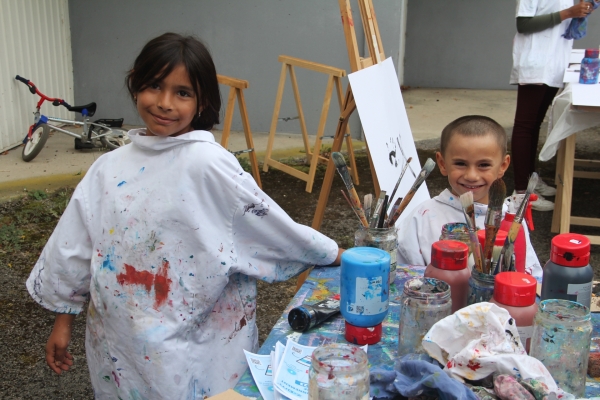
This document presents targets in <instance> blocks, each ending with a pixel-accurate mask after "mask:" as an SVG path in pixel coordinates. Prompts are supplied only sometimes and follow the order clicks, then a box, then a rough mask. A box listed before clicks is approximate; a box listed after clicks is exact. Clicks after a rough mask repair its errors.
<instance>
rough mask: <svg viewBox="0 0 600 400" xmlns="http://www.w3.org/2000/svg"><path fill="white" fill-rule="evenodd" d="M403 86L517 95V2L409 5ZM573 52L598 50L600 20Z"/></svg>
mask: <svg viewBox="0 0 600 400" xmlns="http://www.w3.org/2000/svg"><path fill="white" fill-rule="evenodd" d="M407 1H408V10H407V13H406V14H407V25H406V51H405V58H404V85H408V86H412V87H439V88H465V89H515V87H514V86H510V85H509V84H508V81H509V76H510V70H511V68H512V43H513V38H514V36H515V33H516V32H517V28H516V22H515V10H516V1H514V0H500V1H485V2H482V1H479V0H461V1H458V0H451V1H439V0H407ZM598 14H599V13H598V12H596V13H594V14H592V16H591V17H590V18H589V20H588V35H587V36H586V37H585V38H583V39H582V40H576V41H575V42H574V44H573V47H574V48H586V47H596V48H597V47H598V46H599V45H600V15H598Z"/></svg>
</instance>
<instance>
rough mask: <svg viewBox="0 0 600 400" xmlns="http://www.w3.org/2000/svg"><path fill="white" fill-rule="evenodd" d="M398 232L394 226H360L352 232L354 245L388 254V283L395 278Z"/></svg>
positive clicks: (391, 282) (392, 281)
mask: <svg viewBox="0 0 600 400" xmlns="http://www.w3.org/2000/svg"><path fill="white" fill-rule="evenodd" d="M397 240H398V232H397V231H396V227H395V226H391V227H389V228H365V227H363V226H360V227H359V228H358V230H357V231H356V232H354V247H374V248H376V249H381V250H383V251H385V252H387V253H388V254H389V255H390V281H389V282H390V285H392V284H393V283H394V280H395V279H396V252H397V243H396V242H397Z"/></svg>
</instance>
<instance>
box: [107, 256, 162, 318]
mask: <svg viewBox="0 0 600 400" xmlns="http://www.w3.org/2000/svg"><path fill="white" fill-rule="evenodd" d="M124 265H125V273H120V274H119V275H117V282H119V284H120V285H121V286H124V285H142V286H144V289H146V292H148V293H150V292H151V290H152V287H154V309H155V310H158V308H159V307H160V306H162V305H163V304H164V303H165V301H166V300H167V297H168V296H169V288H170V286H171V279H169V278H168V277H167V275H168V272H169V262H168V261H167V260H163V263H162V265H161V267H160V268H159V269H158V271H157V273H156V274H153V273H152V272H150V271H138V270H136V269H135V267H133V266H131V265H129V264H124Z"/></svg>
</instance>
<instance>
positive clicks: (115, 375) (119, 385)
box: [112, 371, 121, 387]
mask: <svg viewBox="0 0 600 400" xmlns="http://www.w3.org/2000/svg"><path fill="white" fill-rule="evenodd" d="M112 376H113V378H115V383H116V384H117V387H121V382H120V381H119V377H118V376H117V374H115V371H112Z"/></svg>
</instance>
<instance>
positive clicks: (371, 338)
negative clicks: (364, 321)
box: [345, 321, 382, 346]
mask: <svg viewBox="0 0 600 400" xmlns="http://www.w3.org/2000/svg"><path fill="white" fill-rule="evenodd" d="M345 322H346V335H345V337H346V340H347V341H349V342H350V343H354V344H358V345H361V346H363V345H365V344H375V343H379V341H380V340H381V330H382V329H381V322H380V323H379V324H377V325H375V326H373V327H370V328H363V327H361V326H355V325H352V324H349V323H348V321H345Z"/></svg>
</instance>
